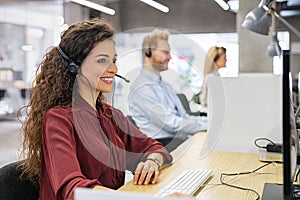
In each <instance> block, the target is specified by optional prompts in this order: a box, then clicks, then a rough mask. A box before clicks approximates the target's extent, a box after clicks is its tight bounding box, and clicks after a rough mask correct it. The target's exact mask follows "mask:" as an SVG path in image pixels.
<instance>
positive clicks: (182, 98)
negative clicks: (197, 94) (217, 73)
mask: <svg viewBox="0 0 300 200" xmlns="http://www.w3.org/2000/svg"><path fill="white" fill-rule="evenodd" d="M177 96H178V98H179V100H180V102H181V104H182V106H183V108H184V109H185V111H186V112H187V113H188V114H189V115H193V116H207V113H203V112H200V111H195V112H193V111H191V108H190V103H189V101H188V99H187V98H186V96H185V94H183V93H177Z"/></svg>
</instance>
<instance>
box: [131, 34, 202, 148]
mask: <svg viewBox="0 0 300 200" xmlns="http://www.w3.org/2000/svg"><path fill="white" fill-rule="evenodd" d="M168 38H169V32H168V31H166V30H158V29H155V30H153V31H152V33H150V34H149V35H147V36H145V38H144V41H143V46H142V53H143V61H144V66H143V70H142V71H141V74H140V75H139V76H138V78H137V79H136V80H135V81H134V83H133V84H132V86H131V90H130V93H129V97H128V98H129V99H128V100H129V114H130V115H131V116H132V118H133V120H134V121H135V122H136V125H137V126H138V127H139V128H140V130H141V131H142V132H143V133H145V134H147V135H148V136H150V137H152V138H154V139H156V140H158V141H160V142H161V143H162V144H163V145H164V146H165V147H166V148H167V149H168V150H169V151H172V150H173V149H175V148H176V147H177V146H178V145H179V144H181V143H182V142H183V141H185V140H186V139H187V137H188V135H191V134H194V133H196V132H198V131H201V130H206V129H207V118H206V117H202V116H191V115H189V114H187V113H186V111H185V109H184V108H183V106H182V104H181V102H180V100H179V98H178V96H177V95H176V92H175V91H174V89H173V88H172V87H171V85H170V84H168V83H167V82H165V81H163V80H162V78H161V75H160V72H162V71H165V70H167V69H168V63H169V61H170V60H171V55H170V45H169V43H168Z"/></svg>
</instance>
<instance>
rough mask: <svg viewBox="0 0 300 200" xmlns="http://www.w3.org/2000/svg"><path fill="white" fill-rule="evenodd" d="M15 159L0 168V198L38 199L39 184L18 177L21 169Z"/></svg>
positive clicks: (6, 199) (10, 199)
mask: <svg viewBox="0 0 300 200" xmlns="http://www.w3.org/2000/svg"><path fill="white" fill-rule="evenodd" d="M21 162H23V161H16V162H13V163H10V164H7V165H5V166H3V167H2V168H1V169H0V199H5V200H16V199H22V200H37V199H39V186H38V184H34V183H32V182H31V181H29V180H28V179H25V178H20V175H21V174H22V169H21V168H19V167H18V166H19V164H20V163H21Z"/></svg>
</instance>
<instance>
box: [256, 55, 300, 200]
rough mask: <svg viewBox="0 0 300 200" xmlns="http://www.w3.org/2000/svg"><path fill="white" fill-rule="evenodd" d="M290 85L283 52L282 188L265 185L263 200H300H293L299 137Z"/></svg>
mask: <svg viewBox="0 0 300 200" xmlns="http://www.w3.org/2000/svg"><path fill="white" fill-rule="evenodd" d="M291 83H292V77H291V74H290V52H289V51H288V50H284V51H283V75H282V136H283V186H282V185H278V184H274V183H273V184H272V183H266V184H265V187H264V192H263V196H262V199H263V200H276V199H278V200H279V199H280V200H281V199H282V198H283V199H287V200H291V199H300V194H297V197H298V198H295V196H294V195H295V194H296V193H295V191H294V189H295V188H294V185H293V183H294V180H295V176H296V170H297V157H298V155H299V135H298V132H297V129H296V122H295V112H294V106H293V96H292V84H291ZM297 187H298V189H297V191H299V185H297Z"/></svg>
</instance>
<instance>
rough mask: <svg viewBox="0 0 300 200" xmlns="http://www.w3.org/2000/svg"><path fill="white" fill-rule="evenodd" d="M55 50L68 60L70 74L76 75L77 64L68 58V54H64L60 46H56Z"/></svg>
mask: <svg viewBox="0 0 300 200" xmlns="http://www.w3.org/2000/svg"><path fill="white" fill-rule="evenodd" d="M57 50H58V52H59V53H60V55H61V56H62V57H63V58H64V59H66V60H67V61H68V62H69V72H70V74H72V75H77V73H78V71H79V68H80V67H79V65H77V64H76V63H75V62H74V61H73V60H72V59H71V58H69V56H67V54H65V52H64V51H63V50H62V49H61V48H60V46H57Z"/></svg>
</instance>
